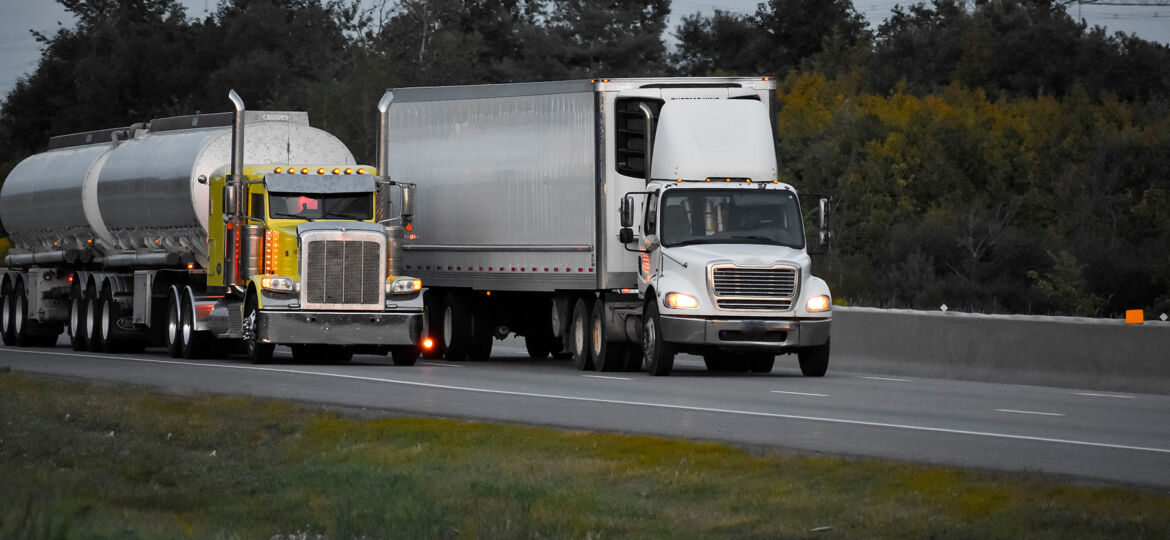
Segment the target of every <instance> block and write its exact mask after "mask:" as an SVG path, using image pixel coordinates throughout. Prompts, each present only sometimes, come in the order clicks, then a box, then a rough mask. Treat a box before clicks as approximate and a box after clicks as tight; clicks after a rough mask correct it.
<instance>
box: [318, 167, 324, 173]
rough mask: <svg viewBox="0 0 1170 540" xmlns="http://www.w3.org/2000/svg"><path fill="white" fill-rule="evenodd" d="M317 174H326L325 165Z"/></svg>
mask: <svg viewBox="0 0 1170 540" xmlns="http://www.w3.org/2000/svg"><path fill="white" fill-rule="evenodd" d="M317 174H325V167H321V168H320V169H317Z"/></svg>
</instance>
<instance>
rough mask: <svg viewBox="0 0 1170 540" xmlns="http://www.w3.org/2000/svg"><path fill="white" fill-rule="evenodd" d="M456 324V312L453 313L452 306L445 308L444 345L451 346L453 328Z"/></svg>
mask: <svg viewBox="0 0 1170 540" xmlns="http://www.w3.org/2000/svg"><path fill="white" fill-rule="evenodd" d="M454 326H455V314H454V313H451V306H447V307H445V308H443V346H444V347H447V348H448V349H450V348H451V330H452V329H453V328H454Z"/></svg>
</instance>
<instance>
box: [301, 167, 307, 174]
mask: <svg viewBox="0 0 1170 540" xmlns="http://www.w3.org/2000/svg"><path fill="white" fill-rule="evenodd" d="M301 174H309V168H308V167H301Z"/></svg>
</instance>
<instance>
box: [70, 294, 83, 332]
mask: <svg viewBox="0 0 1170 540" xmlns="http://www.w3.org/2000/svg"><path fill="white" fill-rule="evenodd" d="M80 319H81V299H79V298H73V300H72V301H71V302H69V337H70V338H73V337H76V336H77V331H78V330H79V329H78V328H77V327H78V326H79V325H80V322H81V321H80Z"/></svg>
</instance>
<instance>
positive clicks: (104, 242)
mask: <svg viewBox="0 0 1170 540" xmlns="http://www.w3.org/2000/svg"><path fill="white" fill-rule="evenodd" d="M231 117H232V115H231V114H230V113H224V114H209V115H198V116H184V117H175V118H164V119H158V120H154V121H152V122H151V123H150V124H149V129H136V127H133V126H132V127H131V128H126V129H121V130H105V131H101V132H93V133H86V134H78V135H71V136H64V137H60V138H55V139H54V141H53V142H52V143H51V144H50V150H49V151H47V152H43V153H40V154H36V155H33V156H30V157H28V158H27V159H25V160H24V161H21V162H20V163H19V164H18V165H17V166H16V168H14V169H13V170H12V172H11V173H10V174H9V175H8V178H7V180H6V181H5V182H4V185H3V187H2V188H0V221H2V222H3V224H4V227H5V229H7V231H8V234H9V238H10V240H11V242H12V248H11V250H10V252H9V257H8V263H9V264H32V263H49V262H61V261H69V262H87V261H89V260H93V259H97V260H99V261H100V260H105V261H107V262H112V261H114V260H115V259H120V260H133V258H134V257H155V258H154V259H151V260H163V259H165V256H173V255H179V256H189V257H192V258H194V259H195V261H196V262H198V263H199V264H200V265H202V266H205V265H206V264H207V243H206V242H207V219H208V187H207V182H206V179H207V178H209V177H210V176H212V174H213V173H214V172H216V171H217V170H219V169H224V170H226V169H227V168H228V166H229V164H230V162H231V139H232V134H231ZM245 125H246V127H247V133H248V136H247V137H246V138H245V141H244V142H245V151H244V155H245V156H246V159H247V163H248V164H249V165H264V164H273V165H283V166H287V165H310V164H318V163H330V164H355V161H354V157H353V154H351V153H350V151H349V150H348V149H347V148H346V147H345V145H344V144H342V142H341V141H340V140H338V139H337V138H336V137H334V136H333V135H331V134H329V133H327V132H325V131H322V130H319V129H316V128H313V127H310V126H309V120H308V114H307V113H304V112H263V111H247V112H245ZM158 255H162V256H164V257H163V258H159V257H157V256H158Z"/></svg>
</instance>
